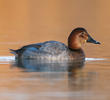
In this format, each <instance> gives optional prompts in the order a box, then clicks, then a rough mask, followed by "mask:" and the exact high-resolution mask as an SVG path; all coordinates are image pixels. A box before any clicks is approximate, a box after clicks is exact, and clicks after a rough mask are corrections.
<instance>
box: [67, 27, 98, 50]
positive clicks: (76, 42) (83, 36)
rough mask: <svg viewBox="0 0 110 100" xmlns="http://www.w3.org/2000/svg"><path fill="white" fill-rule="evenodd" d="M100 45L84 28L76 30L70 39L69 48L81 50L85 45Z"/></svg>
mask: <svg viewBox="0 0 110 100" xmlns="http://www.w3.org/2000/svg"><path fill="white" fill-rule="evenodd" d="M86 42H88V43H94V44H100V42H98V41H96V40H94V39H93V38H92V37H91V36H90V35H89V34H88V32H87V31H86V29H84V28H81V27H79V28H75V29H74V30H73V31H72V32H71V34H70V35H69V37H68V47H69V48H70V49H80V48H81V46H82V45H83V44H84V43H86Z"/></svg>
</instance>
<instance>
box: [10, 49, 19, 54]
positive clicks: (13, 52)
mask: <svg viewBox="0 0 110 100" xmlns="http://www.w3.org/2000/svg"><path fill="white" fill-rule="evenodd" d="M9 50H10V51H11V52H10V53H12V54H15V55H16V54H17V53H18V52H17V50H13V49H9Z"/></svg>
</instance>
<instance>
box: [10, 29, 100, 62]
mask: <svg viewBox="0 0 110 100" xmlns="http://www.w3.org/2000/svg"><path fill="white" fill-rule="evenodd" d="M67 42H68V44H67V45H65V44H64V43H62V42H59V41H53V40H50V41H45V42H41V43H35V44H29V45H25V46H23V47H21V48H19V49H17V50H13V49H10V50H11V53H13V54H14V55H15V57H16V59H36V60H39V61H41V60H44V59H45V60H57V61H61V60H63V61H65V60H81V59H85V53H84V51H83V49H82V46H83V45H84V44H85V43H93V44H100V42H98V41H96V40H94V39H93V38H92V37H91V36H90V35H89V33H88V32H87V30H86V29H85V28H83V27H77V28H75V29H73V30H72V32H71V33H70V35H69V36H68V41H67Z"/></svg>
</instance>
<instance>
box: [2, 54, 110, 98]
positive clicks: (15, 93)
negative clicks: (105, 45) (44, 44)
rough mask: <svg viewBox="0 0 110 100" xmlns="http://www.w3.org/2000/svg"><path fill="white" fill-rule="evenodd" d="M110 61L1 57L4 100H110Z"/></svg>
mask: <svg viewBox="0 0 110 100" xmlns="http://www.w3.org/2000/svg"><path fill="white" fill-rule="evenodd" d="M109 70H110V59H109V57H108V58H107V57H106V58H86V61H80V62H73V63H68V64H67V63H64V62H61V63H58V62H56V63H55V62H53V63H45V62H39V63H38V62H36V61H35V60H23V61H16V62H15V58H14V56H0V98H2V100H36V98H37V99H39V100H52V99H53V100H109V99H110V95H109V94H110V77H109V76H110V72H109Z"/></svg>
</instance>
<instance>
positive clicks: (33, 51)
mask: <svg viewBox="0 0 110 100" xmlns="http://www.w3.org/2000/svg"><path fill="white" fill-rule="evenodd" d="M67 51H68V47H67V46H66V45H65V44H63V43H61V42H58V41H46V42H43V43H37V44H31V45H26V46H24V47H22V48H20V49H18V50H16V51H14V52H15V53H16V55H17V56H18V57H22V58H37V59H38V58H40V59H43V58H48V59H50V58H52V59H57V58H64V57H65V56H67V55H68V54H67Z"/></svg>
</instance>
